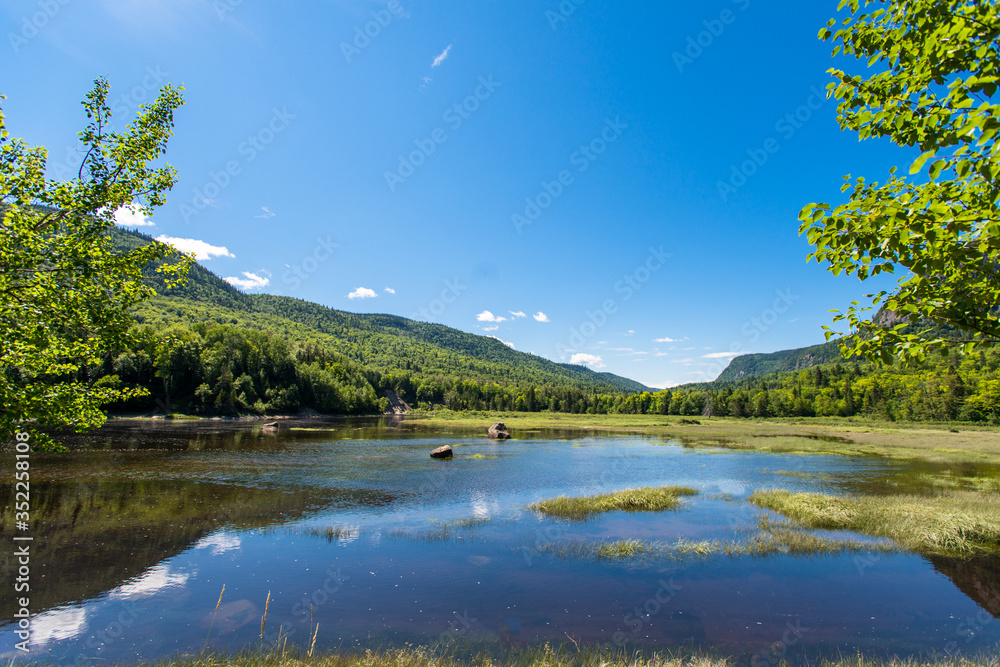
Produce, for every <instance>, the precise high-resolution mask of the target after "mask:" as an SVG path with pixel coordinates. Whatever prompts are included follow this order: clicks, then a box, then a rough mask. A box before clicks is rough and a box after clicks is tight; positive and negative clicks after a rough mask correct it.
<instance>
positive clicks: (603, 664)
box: [123, 642, 1000, 667]
mask: <svg viewBox="0 0 1000 667" xmlns="http://www.w3.org/2000/svg"><path fill="white" fill-rule="evenodd" d="M288 648H289V650H287V651H281V650H273V649H272V650H263V649H259V650H256V651H250V650H248V651H244V652H242V653H239V654H223V653H207V654H202V655H198V656H181V657H177V658H171V659H164V660H160V661H156V662H134V663H128V664H133V665H140V666H141V667H736V666H737V665H739V664H743V663H745V662H746V660H745V658H744V659H743V660H742V661H740V660H738V659H737V657H736V656H727V655H723V654H720V653H712V652H707V651H691V650H677V651H656V652H652V651H635V650H628V649H610V648H598V647H590V646H586V645H579V646H577V645H568V644H567V645H560V646H553V645H551V644H549V643H545V644H533V645H528V646H517V647H501V646H497V645H496V642H493V643H491V644H489V645H488V646H485V647H484V648H479V649H478V650H477V649H473V650H472V651H468V650H465V647H464V646H459V647H445V648H443V649H442V648H440V647H436V648H427V647H406V648H401V649H387V650H369V651H365V652H332V653H316V654H314V655H313V656H312V657H309V656H308V655H307V654H304V653H303V652H302V651H301V650H297V649H294V648H293V647H288ZM123 664H125V663H123ZM808 664H809V665H811V667H1000V657H998V656H997V655H996V654H985V653H984V654H980V655H969V656H966V655H961V656H958V655H956V656H955V657H943V658H940V659H933V658H888V659H879V658H872V657H868V656H864V655H862V654H855V655H852V656H843V657H838V658H836V659H833V658H826V659H823V658H816V659H814V660H810V661H809V663H808Z"/></svg>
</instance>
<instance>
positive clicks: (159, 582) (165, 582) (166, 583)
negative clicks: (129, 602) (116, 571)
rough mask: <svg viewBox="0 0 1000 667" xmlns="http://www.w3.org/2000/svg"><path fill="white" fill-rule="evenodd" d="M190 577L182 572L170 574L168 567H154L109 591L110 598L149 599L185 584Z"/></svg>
mask: <svg viewBox="0 0 1000 667" xmlns="http://www.w3.org/2000/svg"><path fill="white" fill-rule="evenodd" d="M190 576H191V575H189V574H187V573H184V572H171V571H170V565H154V566H153V567H151V568H150V569H148V570H146V571H145V572H144V573H143V574H141V575H140V576H138V577H135V578H134V579H131V580H129V581H127V582H125V583H124V584H122V585H121V586H119V587H118V588H116V589H115V590H113V591H111V593H110V595H109V597H111V598H119V599H120V598H126V599H129V598H140V597H143V598H145V597H151V596H153V595H156V594H157V593H160V592H161V591H163V590H164V589H167V588H173V587H175V586H184V585H185V584H187V581H188V579H189V578H190Z"/></svg>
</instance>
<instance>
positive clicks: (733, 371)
mask: <svg viewBox="0 0 1000 667" xmlns="http://www.w3.org/2000/svg"><path fill="white" fill-rule="evenodd" d="M840 360H843V356H841V354H840V343H839V342H838V341H835V340H832V341H829V342H827V343H822V344H820V345H811V346H809V347H800V348H795V349H792V350H781V351H778V352H770V353H758V354H744V355H742V356H739V357H735V358H734V359H733V360H732V361H730V362H729V365H728V366H726V369H725V370H724V371H722V373H721V374H720V375H719V377H718V378H717V379H716V380H715V382H736V381H738V380H744V379H746V378H752V377H761V376H763V375H770V374H771V373H780V372H783V371H798V370H802V369H804V368H812V367H814V366H819V365H822V364H828V363H832V362H835V361H840Z"/></svg>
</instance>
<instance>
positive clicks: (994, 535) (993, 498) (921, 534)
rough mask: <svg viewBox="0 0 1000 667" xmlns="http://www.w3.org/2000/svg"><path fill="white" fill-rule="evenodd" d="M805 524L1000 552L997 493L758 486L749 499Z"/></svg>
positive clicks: (926, 548)
mask: <svg viewBox="0 0 1000 667" xmlns="http://www.w3.org/2000/svg"><path fill="white" fill-rule="evenodd" d="M748 500H749V501H750V502H752V503H754V504H755V505H757V506H759V507H762V508H764V509H769V510H772V511H774V512H778V513H779V514H783V515H785V516H787V517H789V518H790V519H792V520H794V521H795V522H797V523H798V524H800V525H801V526H804V527H807V528H819V529H827V530H850V531H853V532H856V533H861V534H863V535H870V536H874V537H884V538H889V539H891V540H894V541H895V542H896V543H897V544H899V545H901V546H902V547H904V548H906V549H907V550H909V551H914V552H917V553H922V554H928V555H930V554H936V555H952V556H963V557H968V556H972V555H977V554H983V553H991V552H992V553H995V552H997V551H1000V494H997V493H995V492H992V493H991V492H975V491H955V490H945V491H942V492H940V494H939V495H934V496H927V495H920V496H916V495H887V496H870V495H864V496H848V497H840V496H829V495H824V494H819V493H791V492H788V491H757V492H756V493H754V494H753V495H751V496H750V498H749V499H748Z"/></svg>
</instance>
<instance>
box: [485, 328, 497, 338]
mask: <svg viewBox="0 0 1000 667" xmlns="http://www.w3.org/2000/svg"><path fill="white" fill-rule="evenodd" d="M499 330H500V327H499V326H492V327H483V331H499ZM491 338H492V336H491Z"/></svg>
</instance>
